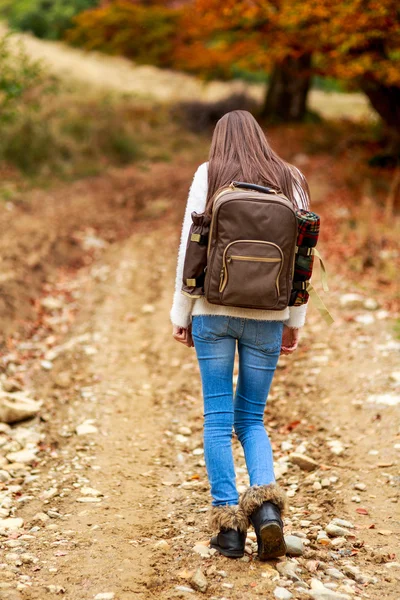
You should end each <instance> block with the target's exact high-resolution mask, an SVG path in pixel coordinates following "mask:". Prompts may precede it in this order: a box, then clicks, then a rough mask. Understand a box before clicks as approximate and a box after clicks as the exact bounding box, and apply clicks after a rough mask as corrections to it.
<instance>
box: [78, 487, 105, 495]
mask: <svg viewBox="0 0 400 600" xmlns="http://www.w3.org/2000/svg"><path fill="white" fill-rule="evenodd" d="M80 493H81V494H83V495H84V496H94V497H97V496H104V494H103V493H102V492H99V490H96V489H94V488H91V487H86V486H83V487H82V488H81V489H80Z"/></svg>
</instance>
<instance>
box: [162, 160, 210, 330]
mask: <svg viewBox="0 0 400 600" xmlns="http://www.w3.org/2000/svg"><path fill="white" fill-rule="evenodd" d="M207 190H208V165H207V163H203V164H202V165H200V167H199V168H198V169H197V171H196V173H195V174H194V177H193V181H192V185H191V186H190V190H189V196H188V200H187V204H186V209H185V215H184V218H183V224H182V230H181V238H180V244H179V250H178V260H177V266H176V279H175V292H174V297H173V301H172V308H171V311H170V320H171V323H172V324H173V325H176V326H178V327H187V326H188V325H189V323H190V321H191V314H192V309H193V304H194V302H195V298H189V297H188V296H185V294H182V292H181V288H182V277H183V266H184V263H185V255H186V244H187V238H188V235H189V231H190V226H191V224H192V217H191V214H192V211H194V210H195V211H196V212H198V213H201V212H203V211H204V208H205V205H206V199H207Z"/></svg>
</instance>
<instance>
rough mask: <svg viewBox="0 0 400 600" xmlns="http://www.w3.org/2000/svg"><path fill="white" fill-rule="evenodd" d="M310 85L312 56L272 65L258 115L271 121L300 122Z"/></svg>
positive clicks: (290, 59) (286, 60) (305, 55)
mask: <svg viewBox="0 0 400 600" xmlns="http://www.w3.org/2000/svg"><path fill="white" fill-rule="evenodd" d="M310 85H311V54H304V55H303V56H301V57H300V58H291V57H288V58H286V59H285V60H284V61H283V62H282V63H280V64H279V65H275V67H274V69H273V71H272V74H271V80H270V83H269V86H268V90H267V96H266V99H265V104H264V107H263V109H262V111H261V116H262V117H266V118H268V119H270V120H273V121H302V120H303V119H304V117H305V115H306V111H307V95H308V91H309V89H310Z"/></svg>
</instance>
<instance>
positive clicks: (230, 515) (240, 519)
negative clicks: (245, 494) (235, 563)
mask: <svg viewBox="0 0 400 600" xmlns="http://www.w3.org/2000/svg"><path fill="white" fill-rule="evenodd" d="M248 525H249V521H248V519H247V517H246V515H245V514H244V512H243V510H242V509H241V508H240V506H239V505H235V504H226V505H225V506H212V507H211V513H210V527H211V528H212V529H213V530H214V531H216V530H218V529H219V533H218V535H215V536H214V537H212V538H211V541H210V547H211V548H215V549H216V550H218V552H220V553H221V554H223V555H224V556H228V557H229V558H241V557H242V556H243V555H244V546H245V543H246V533H247V527H248Z"/></svg>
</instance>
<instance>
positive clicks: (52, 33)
mask: <svg viewBox="0 0 400 600" xmlns="http://www.w3.org/2000/svg"><path fill="white" fill-rule="evenodd" d="M97 4H98V0H12V1H9V0H6V2H4V0H3V2H2V4H0V12H2V13H3V15H4V16H5V17H6V18H7V19H8V22H9V24H10V26H11V27H14V28H15V29H18V30H20V31H30V32H32V33H33V34H34V35H36V37H39V38H45V39H49V40H57V39H60V38H61V37H63V35H64V32H65V31H66V30H67V29H68V28H69V27H71V23H72V19H73V18H74V17H75V16H76V15H77V14H79V13H81V12H82V11H84V10H87V9H89V8H92V7H94V6H97Z"/></svg>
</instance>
